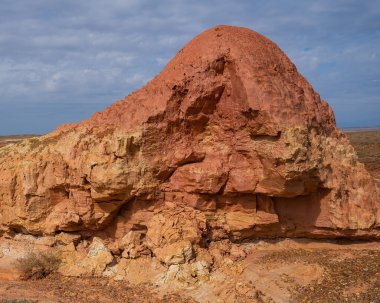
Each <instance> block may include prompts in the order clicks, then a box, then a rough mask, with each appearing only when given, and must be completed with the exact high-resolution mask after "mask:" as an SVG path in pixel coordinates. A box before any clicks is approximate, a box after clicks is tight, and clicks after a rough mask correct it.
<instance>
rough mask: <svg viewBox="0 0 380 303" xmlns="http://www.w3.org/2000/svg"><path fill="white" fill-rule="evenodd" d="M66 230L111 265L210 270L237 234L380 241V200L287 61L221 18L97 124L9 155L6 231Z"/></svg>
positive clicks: (4, 167) (0, 164)
mask: <svg viewBox="0 0 380 303" xmlns="http://www.w3.org/2000/svg"><path fill="white" fill-rule="evenodd" d="M62 232H64V233H68V234H70V233H76V234H80V235H81V237H82V239H89V238H91V237H93V236H96V238H95V239H97V240H96V241H98V242H99V241H100V239H102V241H104V242H105V243H106V244H107V247H103V246H102V249H101V251H102V252H103V255H104V256H105V257H104V256H103V255H102V258H103V259H104V260H105V261H104V262H105V263H104V264H103V265H104V266H103V268H102V269H104V267H105V265H106V263H107V262H108V261H110V260H112V254H114V255H122V256H123V257H124V258H126V259H128V258H129V259H134V258H138V257H139V256H144V255H149V256H155V257H157V258H158V259H159V260H160V261H161V263H162V264H166V265H167V266H170V265H173V264H185V263H189V261H190V260H197V262H200V263H199V264H200V265H199V264H198V263H192V264H193V265H192V266H195V267H194V268H192V269H191V270H193V271H194V270H195V271H199V273H198V274H199V275H201V272H202V270H204V269H205V268H206V269H207V268H208V267H209V266H210V264H211V263H212V259H210V256H209V251H212V249H213V248H215V247H218V251H219V252H220V251H223V247H224V246H225V245H227V246H228V245H230V244H228V243H231V242H239V241H243V240H247V239H252V238H257V237H315V238H317V237H318V238H321V237H347V238H379V237H380V199H379V191H378V189H377V188H376V186H375V184H374V181H373V180H372V178H371V177H370V175H369V174H368V173H367V171H366V170H365V168H364V166H363V165H362V164H361V163H359V162H358V161H357V156H356V154H355V152H354V150H353V148H352V147H351V146H350V144H349V142H348V140H347V138H346V136H345V135H344V134H343V133H342V132H341V131H339V130H338V129H337V128H336V126H335V119H334V115H333V112H332V110H331V108H330V107H329V105H328V104H327V103H326V102H325V101H323V100H321V99H320V96H319V95H318V93H316V92H315V91H314V90H313V88H312V87H311V86H310V84H309V83H308V82H307V81H306V80H305V79H304V78H303V77H302V76H301V75H300V74H299V73H298V71H297V69H296V67H295V66H294V64H292V62H291V61H290V60H289V59H288V58H287V56H286V55H285V54H284V53H283V52H282V51H281V50H280V49H279V48H278V47H277V46H276V45H275V44H274V43H273V42H271V41H270V40H268V39H267V38H265V37H263V36H262V35H260V34H258V33H256V32H254V31H252V30H249V29H245V28H239V27H230V26H218V27H215V28H213V29H210V30H207V31H206V32H204V33H202V34H200V35H199V36H197V37H195V38H194V39H193V40H192V41H191V42H190V43H189V44H187V45H186V46H185V47H184V48H183V49H181V50H180V51H179V52H178V54H177V55H176V56H175V57H174V58H173V60H171V61H170V62H169V64H168V65H167V66H166V67H165V69H164V70H163V71H162V72H161V73H160V74H159V75H158V76H157V77H155V78H154V79H153V80H152V81H150V82H149V83H148V84H147V85H146V86H144V87H143V88H141V89H139V90H138V91H136V92H134V93H132V94H130V95H129V96H127V97H126V98H125V99H123V100H120V101H118V102H116V103H114V104H113V105H112V106H110V107H109V108H107V109H105V110H104V111H103V112H101V113H96V114H94V115H93V117H91V118H90V119H89V120H86V121H83V122H81V123H78V124H72V125H64V126H62V127H60V128H59V129H57V130H56V131H54V132H52V133H50V134H47V135H45V136H42V137H39V138H34V139H29V140H26V141H23V142H21V143H18V144H15V145H10V146H5V147H3V148H1V149H0V233H4V234H5V233H8V234H12V233H13V234H17V233H24V234H31V235H34V236H37V237H39V236H43V235H45V236H46V235H48V236H56V238H57V237H62V236H60V234H61V233H62ZM225 240H228V241H229V242H228V243H225V242H223V241H225ZM96 241H95V242H96ZM98 242H96V243H98ZM96 243H95V244H96ZM221 243H222V244H221ZM223 243H224V244H223ZM95 244H91V245H93V246H94V247H95V246H96V245H95ZM79 245H81V244H79ZM99 245H100V244H99ZM99 245H98V246H99ZM223 245H224V246H223ZM100 246H101V245H100ZM72 249H74V250H75V247H74V246H72ZM226 249H227V250H228V249H229V248H226ZM69 250H70V249H69ZM93 250H94V251H96V249H95V248H93ZM235 255H236V258H239V257H240V256H241V255H244V252H240V251H235ZM94 256H96V254H95V255H94ZM194 264H197V265H194ZM99 270H100V269H99V268H97V269H96V271H99Z"/></svg>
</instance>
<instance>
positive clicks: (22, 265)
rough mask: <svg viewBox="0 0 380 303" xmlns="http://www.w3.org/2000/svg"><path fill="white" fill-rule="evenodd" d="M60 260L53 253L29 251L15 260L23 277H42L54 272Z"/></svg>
mask: <svg viewBox="0 0 380 303" xmlns="http://www.w3.org/2000/svg"><path fill="white" fill-rule="evenodd" d="M60 263H61V261H60V260H59V258H58V257H57V256H56V255H55V254H53V253H43V252H39V253H34V252H31V253H29V254H28V255H27V256H25V257H24V258H21V259H19V260H17V264H16V266H17V268H18V269H19V270H20V271H21V272H22V274H23V278H24V279H26V280H28V279H42V278H45V277H46V276H48V275H50V274H51V273H53V272H55V271H56V270H57V269H58V267H59V264H60Z"/></svg>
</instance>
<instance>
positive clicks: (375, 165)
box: [346, 130, 380, 186]
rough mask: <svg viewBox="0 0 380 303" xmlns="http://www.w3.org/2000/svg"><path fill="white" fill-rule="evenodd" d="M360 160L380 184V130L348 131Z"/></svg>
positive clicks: (379, 184)
mask: <svg viewBox="0 0 380 303" xmlns="http://www.w3.org/2000/svg"><path fill="white" fill-rule="evenodd" d="M346 134H347V136H348V137H349V138H350V141H351V144H352V145H353V146H354V148H355V150H356V152H357V154H358V157H359V160H360V161H361V162H362V163H364V164H365V165H366V167H367V169H368V171H369V172H370V173H371V174H372V175H373V177H374V179H375V181H376V183H377V185H378V186H380V130H369V131H348V132H346Z"/></svg>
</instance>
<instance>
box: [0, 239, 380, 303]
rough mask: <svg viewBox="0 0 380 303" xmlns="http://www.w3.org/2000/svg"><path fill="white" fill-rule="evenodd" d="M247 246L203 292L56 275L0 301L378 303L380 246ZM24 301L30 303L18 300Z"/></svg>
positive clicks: (6, 286)
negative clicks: (244, 253) (247, 251)
mask: <svg viewBox="0 0 380 303" xmlns="http://www.w3.org/2000/svg"><path fill="white" fill-rule="evenodd" d="M247 245H249V246H251V248H252V253H251V254H250V255H248V256H247V258H246V259H245V260H243V261H240V262H237V263H236V264H234V265H233V266H231V265H230V266H226V268H224V269H219V270H217V271H216V272H215V273H214V274H213V276H212V278H211V279H210V281H207V282H205V283H201V284H200V285H199V287H198V288H194V287H189V288H188V289H185V290H182V291H181V292H178V290H175V289H170V287H169V288H168V289H167V290H166V291H167V293H164V292H165V291H162V290H161V293H159V292H158V291H156V289H155V287H154V286H153V285H142V286H133V285H129V284H128V283H126V282H121V281H119V282H117V281H112V280H107V279H96V278H80V279H78V278H67V277H61V276H58V275H53V276H50V277H47V278H45V279H42V280H34V281H31V280H29V281H2V282H1V284H0V298H1V299H2V301H0V302H78V303H79V302H321V303H324V302H358V303H360V302H363V303H364V302H366V303H369V302H374V303H375V302H379V299H380V245H379V243H377V242H346V241H338V240H335V241H317V240H306V239H299V240H290V239H284V240H270V241H269V240H268V241H265V240H261V241H257V242H255V243H251V244H247ZM222 272H223V274H224V275H226V274H227V275H229V276H228V277H229V278H228V279H225V276H223V275H222V274H221V273H222ZM223 277H224V278H223ZM211 290H212V291H211ZM22 299H23V300H27V301H14V300H22ZM12 300H13V301H12Z"/></svg>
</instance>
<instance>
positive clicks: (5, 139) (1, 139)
mask: <svg viewBox="0 0 380 303" xmlns="http://www.w3.org/2000/svg"><path fill="white" fill-rule="evenodd" d="M37 136H38V135H32V134H29V135H15V136H0V147H3V146H5V145H8V144H12V143H16V142H18V141H21V140H24V139H28V138H32V137H37Z"/></svg>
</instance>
